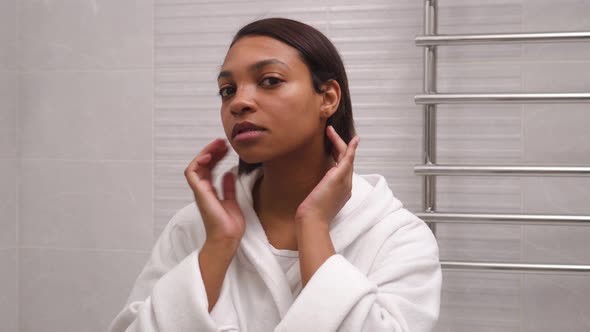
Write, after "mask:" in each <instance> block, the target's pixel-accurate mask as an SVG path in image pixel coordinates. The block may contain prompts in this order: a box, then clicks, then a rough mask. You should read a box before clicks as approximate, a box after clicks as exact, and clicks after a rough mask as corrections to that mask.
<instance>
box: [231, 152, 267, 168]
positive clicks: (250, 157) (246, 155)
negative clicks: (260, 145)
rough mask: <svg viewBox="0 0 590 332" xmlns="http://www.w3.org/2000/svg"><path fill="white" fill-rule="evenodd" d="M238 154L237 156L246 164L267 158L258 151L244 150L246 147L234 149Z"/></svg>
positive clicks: (256, 162) (259, 161)
mask: <svg viewBox="0 0 590 332" xmlns="http://www.w3.org/2000/svg"><path fill="white" fill-rule="evenodd" d="M234 150H235V151H236V153H237V154H238V157H240V159H242V161H243V162H246V163H248V164H258V163H262V162H264V161H265V160H266V159H267V158H265V157H264V156H262V155H261V154H260V153H255V152H253V151H245V150H247V149H244V148H242V149H237V150H236V149H234Z"/></svg>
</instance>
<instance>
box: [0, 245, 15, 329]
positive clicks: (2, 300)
mask: <svg viewBox="0 0 590 332" xmlns="http://www.w3.org/2000/svg"><path fill="white" fill-rule="evenodd" d="M17 256H18V249H16V248H12V249H0V265H1V266H2V273H0V331H3V332H17V331H19V329H18V304H19V297H18V282H19V281H18V257H17Z"/></svg>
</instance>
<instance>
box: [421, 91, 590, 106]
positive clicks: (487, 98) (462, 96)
mask: <svg viewBox="0 0 590 332" xmlns="http://www.w3.org/2000/svg"><path fill="white" fill-rule="evenodd" d="M414 102H415V103H416V104H417V105H431V104H469V103H477V104H540V103H543V104H546V103H560V104H562V103H588V102H590V93H586V92H581V93H577V92H572V93H429V94H420V95H416V96H414Z"/></svg>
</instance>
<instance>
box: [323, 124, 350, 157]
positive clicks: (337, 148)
mask: <svg viewBox="0 0 590 332" xmlns="http://www.w3.org/2000/svg"><path fill="white" fill-rule="evenodd" d="M326 131H327V135H328V138H329V139H330V141H332V144H333V145H334V151H333V154H332V155H333V156H334V154H335V156H334V159H335V160H336V162H340V159H342V157H343V156H344V153H345V152H346V143H345V142H344V140H342V138H340V135H338V133H337V132H336V129H334V127H332V126H328V128H327V129H326Z"/></svg>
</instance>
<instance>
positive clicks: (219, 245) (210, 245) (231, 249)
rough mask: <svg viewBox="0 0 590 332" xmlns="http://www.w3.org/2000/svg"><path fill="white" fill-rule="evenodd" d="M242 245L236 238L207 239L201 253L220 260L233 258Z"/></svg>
mask: <svg viewBox="0 0 590 332" xmlns="http://www.w3.org/2000/svg"><path fill="white" fill-rule="evenodd" d="M239 246H240V241H236V240H223V241H222V240H209V239H207V240H205V243H204V244H203V247H202V248H201V253H202V254H206V255H208V256H212V257H216V258H217V259H220V260H227V259H229V260H231V259H232V258H233V256H234V255H235V253H236V251H237V250H238V248H239Z"/></svg>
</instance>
